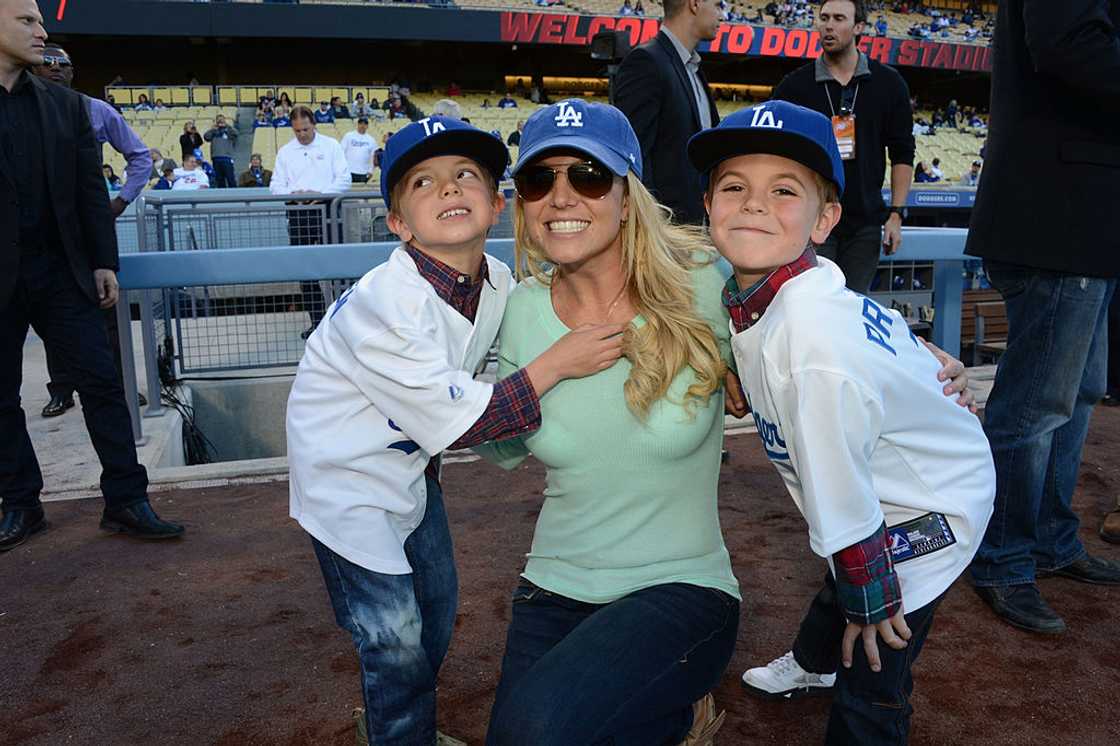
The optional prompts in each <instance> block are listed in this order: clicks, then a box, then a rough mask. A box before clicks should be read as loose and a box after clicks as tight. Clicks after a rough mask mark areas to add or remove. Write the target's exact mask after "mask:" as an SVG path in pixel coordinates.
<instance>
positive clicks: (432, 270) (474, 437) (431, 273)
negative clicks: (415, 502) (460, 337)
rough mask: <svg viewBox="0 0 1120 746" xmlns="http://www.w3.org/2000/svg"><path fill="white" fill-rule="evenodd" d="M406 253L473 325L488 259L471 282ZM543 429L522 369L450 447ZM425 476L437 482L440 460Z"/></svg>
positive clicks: (447, 268) (435, 262)
mask: <svg viewBox="0 0 1120 746" xmlns="http://www.w3.org/2000/svg"><path fill="white" fill-rule="evenodd" d="M405 251H407V252H408V255H409V256H410V257H412V261H414V262H416V269H418V270H419V271H420V276H421V277H423V278H424V279H425V280H427V281H428V282H429V283H431V286H432V288H433V289H434V290H435V291H436V295H438V296H439V297H440V298H441V299H442V300H443V301H444V302H445V303H447V305H449V306H451V307H452V308H454V309H455V310H456V311H458V312H459V313H461V314H463V316H464V317H466V318H467V319H468V320H469V321H471V322H472V323H473V322H474V317H475V314H477V313H478V301H479V299H480V298H481V297H482V283H484V282H490V265H489V264H487V262H486V259H485V257H483V260H482V264H481V265H480V266H479V272H478V277H476V278H474V279H473V280H472V278H471V276H470V275H465V274H463V273H462V272H460V271H459V270H457V269H455V268H454V267H450V266H448V265H446V264H444V263H443V262H441V261H439V260H438V259H433V258H432V257H430V256H428V255H427V254H425V253H424V252H422V251H419V250H417V249H415V248H413V247H412V246H410V245H406V246H405ZM491 287H493V284H491ZM540 426H541V402H540V399H539V398H537V392H536V389H534V388H533V384H532V383H531V382H530V381H529V375H528V374H527V373H526V372H525V369H524V368H522V369H521V370H518V371H517V372H516V373H514V374H513V375H511V376H509V377H508V378H503V379H502V380H501V381H499V382H498V383H497V384H496V385H495V386H494V393H493V394H492V395H491V396H490V403H489V404H488V405H487V406H486V411H485V412H483V413H482V416H481V417H479V418H478V420H477V421H475V423H474V424H473V425H471V428H470V429H469V430H467V432H465V433H463V435H462V436H460V437H459V439H458V440H456V441H455V442H454V443H452V444H451V446H450V448H452V449H455V448H470V447H471V446H476V445H478V444H480V443H485V442H486V441H489V440H504V439H505V438H512V437H514V436H516V435H523V434H525V433H528V432H532V431H533V430H536V429H537V428H539V427H540ZM425 473H426V474H427V475H428V476H429V477H431V478H432V479H438V473H439V459H438V457H437V458H433V459H432V460H431V461H430V462H429V463H428V468H427V470H426V472H425Z"/></svg>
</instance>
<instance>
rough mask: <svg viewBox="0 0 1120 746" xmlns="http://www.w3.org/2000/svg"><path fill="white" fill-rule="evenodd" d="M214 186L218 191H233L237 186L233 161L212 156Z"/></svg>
mask: <svg viewBox="0 0 1120 746" xmlns="http://www.w3.org/2000/svg"><path fill="white" fill-rule="evenodd" d="M213 165H214V186H216V187H217V188H218V189H233V188H234V187H236V186H237V172H236V171H235V170H234V168H233V159H232V158H228V157H226V156H221V155H218V156H214V164H213Z"/></svg>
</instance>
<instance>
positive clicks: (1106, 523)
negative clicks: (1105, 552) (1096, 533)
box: [1100, 510, 1120, 544]
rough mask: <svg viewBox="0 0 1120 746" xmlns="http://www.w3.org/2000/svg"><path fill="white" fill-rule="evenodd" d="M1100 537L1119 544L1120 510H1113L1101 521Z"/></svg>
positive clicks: (1110, 542)
mask: <svg viewBox="0 0 1120 746" xmlns="http://www.w3.org/2000/svg"><path fill="white" fill-rule="evenodd" d="M1100 533H1101V538H1102V539H1104V540H1105V541H1107V542H1108V543H1109V544H1120V510H1114V511H1112V512H1111V513H1109V514H1107V515H1106V516H1105V517H1104V520H1103V521H1101V531H1100Z"/></svg>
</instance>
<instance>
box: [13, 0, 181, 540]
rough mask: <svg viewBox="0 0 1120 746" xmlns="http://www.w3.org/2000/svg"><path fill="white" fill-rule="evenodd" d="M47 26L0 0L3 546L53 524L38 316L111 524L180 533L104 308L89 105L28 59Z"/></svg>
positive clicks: (154, 534) (107, 235)
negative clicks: (35, 415) (163, 513)
mask: <svg viewBox="0 0 1120 746" xmlns="http://www.w3.org/2000/svg"><path fill="white" fill-rule="evenodd" d="M46 37H47V34H46V32H45V31H44V30H43V19H42V16H41V15H40V13H39V9H38V7H37V6H36V4H35V0H0V226H3V227H4V230H3V231H2V232H0V508H2V512H3V518H2V519H0V551H5V550H8V549H11V548H13V547H15V546H18V545H19V544H21V543H23V542H24V541H26V540H27V539H28V537H30V536H32V535H33V534H36V533H38V532H40V531H42V530H43V529H45V528H46V518H45V516H44V513H43V507H42V504H41V503H40V501H39V493H40V491H41V490H42V488H43V476H42V473H41V472H40V471H39V463H38V460H37V459H36V458H35V451H34V449H33V448H32V445H31V438H30V437H29V436H28V434H27V425H26V421H25V419H24V414H23V410H22V409H21V408H20V400H19V389H20V380H21V377H22V371H21V368H22V361H23V344H24V341H25V340H26V338H27V330H28V327H29V326H31V327H34V329H35V331H36V333H37V334H38V335H39V336H40V337H42V339H43V342H44V344H46V345H47V347H48V349H50V350H51V351H52V353H55V354H57V355H58V357H59V359H60V361H62V363H63V365H64V366H65V367H66V368H67V369H68V370H72V371H73V372H74V377H75V383H76V384H77V387H78V393H80V394H81V398H82V411H83V413H84V415H85V420H86V427H87V429H88V430H89V434H90V438H91V440H92V441H93V446H94V449H95V450H96V451H97V455H98V457H99V458H100V460H101V467H102V473H101V490H102V493H103V494H104V496H105V511H104V513H103V515H102V518H101V527H102V528H103V529H105V530H107V531H112V532H117V533H125V534H129V535H133V536H137V537H141V538H146V539H156V538H167V537H174V536H179V535H181V534H182V533H183V528H182V527H181V526H178V525H176V524H173V523H168V522H166V521H163V520H160V518H159V517H158V516H157V515H156V514H155V512H154V511H153V510H152V507H151V505H150V503H149V502H148V496H147V487H148V475H147V473H146V472H145V470H144V467H143V466H141V465H140V464H139V463H137V460H136V445H135V443H134V442H133V437H132V426H131V423H130V421H129V416H128V409H127V408H126V406H125V403H124V393H123V390H122V389H121V384H120V380H119V379H118V377H117V373H116V370H115V369H114V367H113V357H112V352H111V351H110V348H109V338H108V336H107V334H106V332H105V322H104V319H103V318H102V316H101V313H100V311H99V310H98V309H99V308H110V307H112V306H113V305H114V304H115V303H116V301H117V278H116V269H117V241H116V234H115V233H114V230H113V216H112V213H111V212H110V208H109V198H108V192H107V190H106V188H105V182H104V179H103V177H102V176H101V165H100V159H99V158H98V154H97V146H96V142H95V140H94V136H93V129H92V127H91V126H90V121H89V116H88V114H87V113H86V109H85V106H84V105H83V104H82V100H81V98H80V97H79V96H78V94H77V93H75V92H73V91H71V90H69V89H67V88H64V87H62V86H59V85H55V84H54V83H50V82H46V81H43V80H42V79H40V78H38V77H36V76H34V75H32V74H31V72H30V71H29V69H28V68H30V67H31V66H33V65H41V64H43V46H44V42H45V41H46Z"/></svg>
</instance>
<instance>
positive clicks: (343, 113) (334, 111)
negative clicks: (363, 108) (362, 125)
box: [331, 96, 350, 120]
mask: <svg viewBox="0 0 1120 746" xmlns="http://www.w3.org/2000/svg"><path fill="white" fill-rule="evenodd" d="M331 116H333V117H334V118H335V119H336V120H338V119H349V118H350V109H349V108H347V106H346V104H344V103H342V98H341V97H339V96H335V97H334V98H332V99H331Z"/></svg>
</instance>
